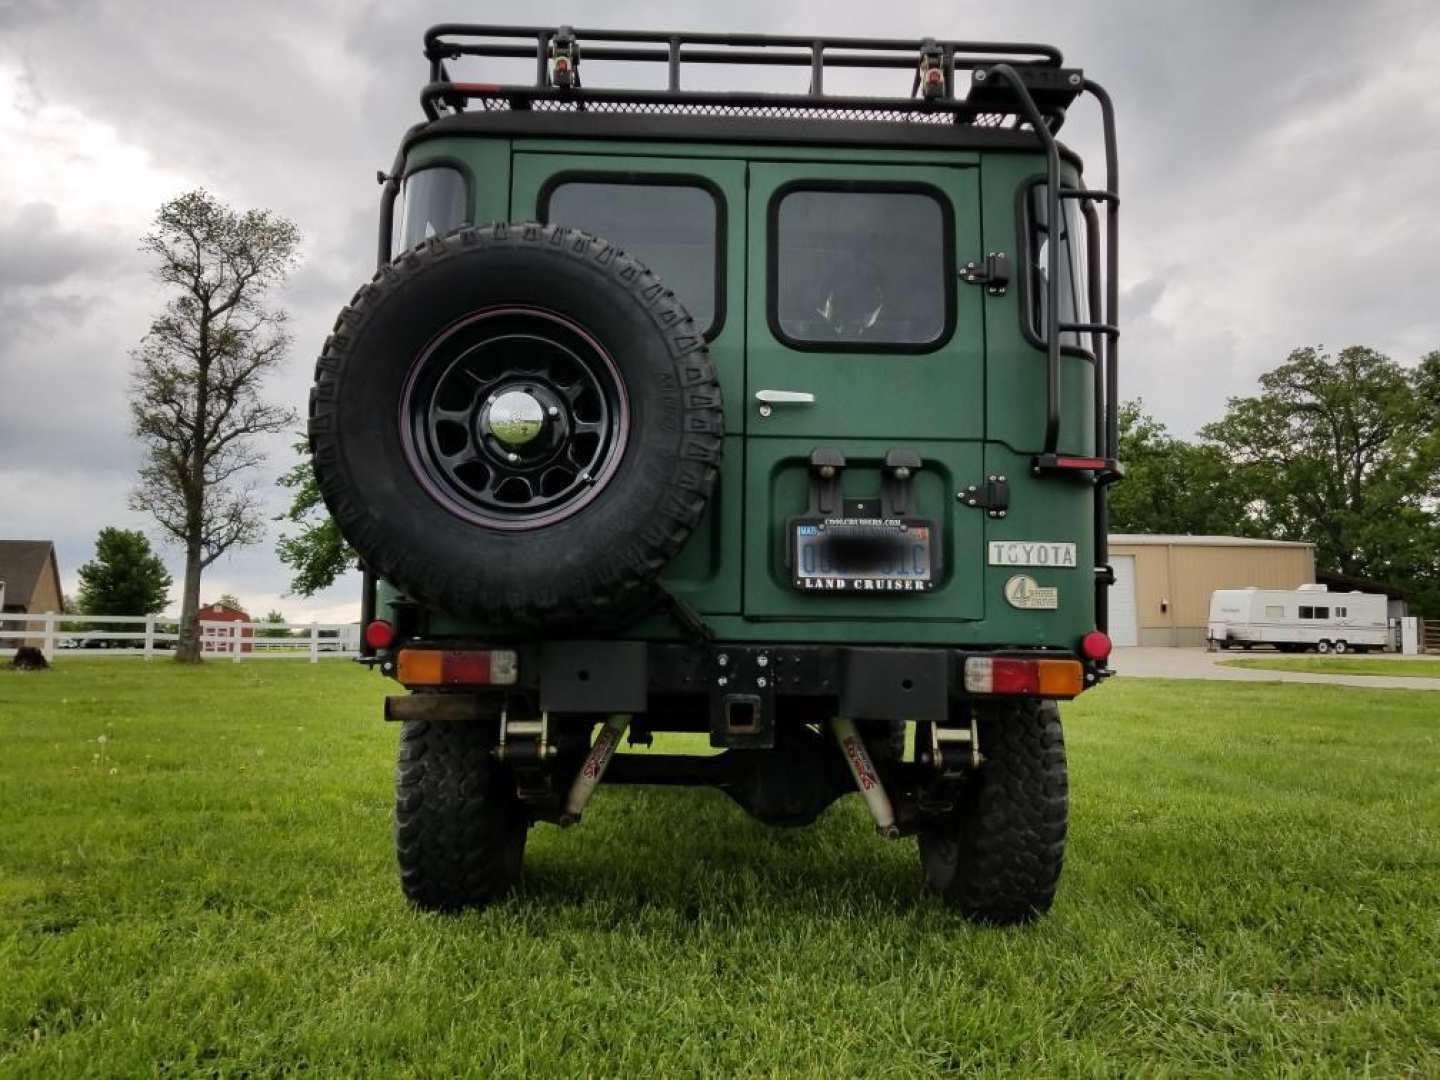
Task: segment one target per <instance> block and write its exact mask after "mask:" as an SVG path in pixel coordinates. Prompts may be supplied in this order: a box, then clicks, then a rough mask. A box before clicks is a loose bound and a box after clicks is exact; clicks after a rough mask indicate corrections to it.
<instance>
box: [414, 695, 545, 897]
mask: <svg viewBox="0 0 1440 1080" xmlns="http://www.w3.org/2000/svg"><path fill="white" fill-rule="evenodd" d="M492 746H493V742H491V741H489V740H487V739H486V738H484V736H483V732H482V731H481V729H480V728H478V727H477V726H476V725H473V724H464V723H457V722H447V723H433V722H431V721H429V720H415V721H409V722H407V723H406V724H405V725H404V727H403V728H402V729H401V732H400V760H399V763H398V765H397V766H396V770H395V853H396V858H397V860H398V862H399V864H400V886H401V888H402V889H403V890H404V893H405V897H406V899H408V900H409V901H410V902H411V903H412V904H414V905H415V906H416V907H418V908H422V909H424V910H426V911H459V910H461V909H462V908H468V907H480V906H482V905H484V904H487V903H489V902H490V901H492V900H496V899H499V898H500V897H503V896H505V895H506V894H507V893H509V892H510V891H511V889H513V888H514V887H515V885H516V884H517V883H518V882H519V880H520V870H521V865H522V862H523V860H524V856H525V837H526V834H527V832H528V831H529V821H528V820H527V818H526V815H525V809H524V807H523V806H522V805H521V803H520V800H519V799H518V798H517V797H516V794H515V784H514V781H513V780H512V779H511V777H510V775H509V773H508V772H507V771H506V770H505V769H504V767H503V766H501V765H500V763H499V762H497V761H496V760H495V759H494V757H493V756H492V755H491V753H490V751H491V748H492Z"/></svg>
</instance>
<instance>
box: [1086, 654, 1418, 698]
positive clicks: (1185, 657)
mask: <svg viewBox="0 0 1440 1080" xmlns="http://www.w3.org/2000/svg"><path fill="white" fill-rule="evenodd" d="M1247 655H1248V656H1250V657H1251V658H1252V659H1256V660H1258V659H1260V658H1261V657H1262V656H1267V655H1269V654H1267V653H1263V652H1255V653H1248V654H1247V653H1239V654H1237V653H1223V652H1214V653H1212V652H1206V651H1205V650H1204V649H1161V648H1145V647H1141V648H1133V649H1116V650H1115V654H1114V656H1113V657H1112V658H1111V660H1110V666H1111V667H1112V668H1114V669H1115V671H1117V672H1118V673H1119V674H1120V675H1122V676H1130V677H1132V678H1140V679H1225V680H1230V681H1235V682H1297V683H1330V684H1332V685H1335V686H1366V687H1369V688H1370V689H1372V690H1377V689H1382V688H1391V689H1396V690H1440V679H1427V678H1413V679H1412V678H1405V677H1401V676H1398V675H1315V674H1312V673H1310V672H1300V671H1257V670H1254V669H1251V668H1232V667H1220V661H1221V660H1234V659H1237V658H1238V657H1240V656H1247ZM1384 655H1385V658H1386V659H1390V660H1406V659H1409V658H1408V657H1403V656H1396V655H1394V654H1392V653H1385V654H1384ZM1417 659H1419V658H1418V657H1417Z"/></svg>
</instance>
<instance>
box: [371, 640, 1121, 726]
mask: <svg viewBox="0 0 1440 1080" xmlns="http://www.w3.org/2000/svg"><path fill="white" fill-rule="evenodd" d="M483 647H486V646H485V645H482V644H481V643H476V642H460V641H454V640H444V641H428V642H427V641H416V642H409V643H407V644H406V645H405V648H435V649H446V650H460V649H467V648H483ZM505 648H512V649H514V651H515V652H516V653H518V655H519V661H518V676H517V681H516V682H515V683H514V684H513V685H511V686H506V687H499V686H496V687H474V686H453V687H446V688H444V690H443V691H442V692H444V691H452V692H469V693H474V692H476V691H482V692H486V693H495V694H499V693H505V694H510V695H514V694H521V695H523V696H524V697H525V698H526V699H527V700H528V701H529V702H530V703H531V706H532V707H533V708H536V709H538V710H539V711H541V712H547V713H556V714H564V713H595V714H608V713H655V712H663V713H671V714H674V715H676V716H684V715H691V716H695V717H696V718H697V719H699V718H700V717H705V718H707V719H708V721H709V723H708V726H710V727H712V729H713V727H714V724H715V721H716V720H717V719H718V718H720V717H722V716H727V715H729V713H730V712H731V710H733V709H734V708H735V707H736V706H737V705H740V706H744V707H748V708H753V709H754V711H755V712H756V713H757V714H758V715H764V716H770V715H773V709H774V704H775V701H776V699H789V700H790V701H793V702H794V704H795V705H796V706H797V707H803V706H806V705H808V706H813V707H814V709H815V711H816V713H817V715H829V716H834V715H839V716H847V717H853V718H855V719H863V720H910V721H919V722H922V723H936V724H940V723H944V722H945V721H946V719H947V717H948V716H949V712H950V706H951V703H952V702H954V701H965V700H985V699H986V698H990V697H996V696H1000V695H980V694H974V693H971V692H969V691H967V689H966V681H965V663H966V661H967V660H969V659H971V658H988V659H992V660H993V659H1000V658H1015V659H1046V660H1072V661H1076V662H1078V663H1080V664H1081V666H1082V671H1083V687H1089V686H1093V685H1095V683H1097V682H1099V681H1100V680H1101V679H1102V678H1104V676H1105V674H1106V671H1105V669H1104V667H1103V665H1101V664H1097V663H1094V662H1085V661H1082V660H1081V658H1080V657H1079V656H1077V655H1076V654H1075V653H1074V652H1070V651H1066V650H1059V649H1043V650H1042V649H993V650H978V649H948V648H892V647H884V646H831V645H793V644H775V645H764V644H761V645H756V644H726V643H718V642H716V643H707V644H677V643H669V642H647V641H555V642H545V643H543V644H532V645H519V646H514V645H506V646H505ZM385 670H386V671H387V673H393V670H394V668H393V665H392V664H389V663H387V664H386V667H385ZM429 689H432V690H433V689H435V688H429ZM1026 696H1030V697H1048V698H1060V699H1064V698H1070V697H1073V696H1074V694H1071V693H1044V692H1040V691H1038V690H1034V691H1031V692H1029V693H1027V694H1026ZM806 711H810V710H809V709H808V708H807V709H806ZM397 718H398V717H397ZM694 726H696V727H697V728H700V729H701V730H703V727H702V726H701V725H699V724H696V725H694Z"/></svg>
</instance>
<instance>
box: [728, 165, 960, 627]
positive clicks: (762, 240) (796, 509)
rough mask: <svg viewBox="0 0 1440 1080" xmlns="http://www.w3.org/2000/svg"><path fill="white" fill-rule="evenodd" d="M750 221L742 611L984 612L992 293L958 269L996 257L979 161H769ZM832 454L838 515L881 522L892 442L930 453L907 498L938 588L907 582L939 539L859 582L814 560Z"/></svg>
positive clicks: (950, 615)
mask: <svg viewBox="0 0 1440 1080" xmlns="http://www.w3.org/2000/svg"><path fill="white" fill-rule="evenodd" d="M746 217H747V224H748V228H747V243H748V254H747V264H748V273H747V275H746V276H747V283H746V308H747V311H746V316H745V324H746V362H745V395H744V403H743V408H744V425H745V457H746V463H745V470H746V485H745V486H746V493H745V498H746V508H745V536H744V544H745V581H744V613H745V615H746V616H747V617H748V618H751V619H763V620H783V621H789V620H805V621H811V620H826V621H832V620H851V619H854V620H864V621H865V622H866V623H873V622H875V621H886V622H890V621H910V620H947V621H948V620H961V619H964V620H971V619H980V618H982V617H983V616H984V600H983V596H982V594H981V592H980V590H979V589H978V588H977V586H976V583H977V581H978V580H979V578H980V572H981V568H982V566H983V548H984V520H985V515H984V513H983V511H979V510H976V509H972V508H970V507H967V506H964V505H962V504H961V503H960V502H959V501H958V500H957V498H956V493H957V492H959V491H961V490H963V489H965V488H966V487H968V485H971V484H983V480H984V478H983V476H982V457H983V455H982V447H983V442H982V440H983V437H984V340H985V339H984V327H983V323H982V305H981V297H982V291H981V290H980V289H978V288H975V287H973V286H969V285H966V284H965V283H964V282H962V281H961V280H960V278H959V268H960V267H962V266H963V265H964V264H965V263H966V262H969V261H972V260H979V259H980V258H981V257H982V255H983V251H982V247H981V239H980V222H979V181H978V169H976V168H974V167H966V166H964V165H961V166H957V167H952V166H948V165H906V166H887V165H872V164H845V163H839V162H836V163H816V162H778V161H776V162H761V161H754V162H752V163H751V164H750V170H749V205H748V211H747V215H746ZM727 405H728V403H727ZM817 450H821V451H824V452H827V453H831V452H833V453H835V454H838V455H839V456H840V457H842V458H843V460H844V462H845V465H844V467H843V468H842V469H840V470H839V475H838V479H839V482H840V485H841V490H842V492H843V496H844V506H843V512H842V514H841V516H842V517H847V516H848V518H849V519H852V520H861V521H867V522H868V521H871V520H872V515H874V516H875V517H877V518H878V517H879V514H878V511H879V510H880V505H879V498H878V497H879V495H880V493H881V489H882V486H883V484H884V473H885V469H884V461H885V456H886V453H887V451H891V450H899V451H902V452H913V453H914V454H915V455H917V456H918V457H919V458H920V460H921V466H920V468H919V469H918V471H916V472H915V473H914V475H913V477H911V478H910V480H909V481H908V483H909V486H910V493H909V508H910V511H911V517H912V519H920V520H921V521H922V522H924V523H925V525H922V526H920V528H925V527H926V526H928V530H927V531H928V534H929V535H928V543H929V546H930V548H931V549H932V550H930V551H929V553H928V554H929V559H928V561H929V563H930V566H929V569H930V570H931V571H932V573H931V580H929V581H928V582H919V583H918V584H919V585H920V586H921V587H919V588H912V586H913V585H914V584H916V583H915V582H914V581H913V580H912V581H909V582H907V581H906V580H905V576H906V574H910V575H912V576H913V575H914V574H915V573H916V572H917V571H918V569H919V564H920V563H923V562H925V561H926V559H925V557H924V555H925V553H924V552H923V551H921V547H923V546H924V545H920V546H916V547H914V550H915V551H916V552H917V555H916V557H915V559H914V560H913V561H912V560H911V559H910V556H909V555H908V554H906V555H905V556H904V557H903V558H902V559H900V561H899V563H896V564H895V565H894V566H890V568H889V570H887V571H886V572H884V573H879V574H875V575H869V574H866V575H864V576H862V577H860V578H859V579H855V578H847V576H846V573H847V568H846V567H845V566H830V565H821V566H819V567H818V568H817V566H815V565H811V566H809V567H808V568H807V567H801V566H800V565H799V564H800V563H801V562H802V561H803V560H802V559H801V552H800V551H799V547H798V546H799V545H800V544H801V543H805V544H808V543H809V542H810V541H809V540H804V541H797V537H796V527H795V526H794V525H793V519H794V518H796V517H797V516H804V515H806V513H807V510H809V509H810V507H811V498H812V495H811V493H812V490H813V487H814V484H815V483H816V480H817V470H816V468H815V467H814V465H813V461H812V455H813V454H814V453H815V452H816V451H817ZM910 524H911V525H912V526H914V525H915V522H914V520H912V521H911V522H910ZM876 528H877V529H878V530H880V531H883V530H884V528H885V527H884V526H876ZM896 528H898V526H897V527H896ZM811 536H812V538H813V533H812V534H811ZM882 541H883V542H885V543H889V542H890V541H889V540H888V539H885V538H883V537H882ZM906 550H907V551H908V550H910V549H906ZM886 558H888V556H886ZM810 561H811V562H812V563H814V558H813V556H812V557H811V558H810ZM829 561H830V559H829V557H828V556H822V557H821V563H827V564H828V562H829ZM841 561H842V562H843V561H844V560H843V558H842V559H841ZM901 563H903V566H902V565H900V564H901ZM875 565H876V566H878V567H880V568H881V569H882V570H885V566H886V565H887V564H886V559H885V558H882V559H881V560H880V562H879V563H876V564H875ZM817 569H818V571H820V572H821V573H819V574H818V576H819V577H820V578H821V579H822V580H820V581H818V582H817V581H811V580H809V579H808V578H807V580H805V581H804V582H802V581H800V580H798V579H799V578H800V577H802V576H803V575H802V573H801V571H806V572H808V573H809V574H810V576H817ZM831 570H833V571H836V573H833V574H831V573H823V572H824V571H831Z"/></svg>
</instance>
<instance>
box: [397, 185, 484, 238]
mask: <svg viewBox="0 0 1440 1080" xmlns="http://www.w3.org/2000/svg"><path fill="white" fill-rule="evenodd" d="M403 194H404V203H403V209H402V211H401V215H400V247H401V249H402V250H403V249H404V248H409V247H414V246H415V245H416V244H418V243H420V242H421V241H423V240H426V239H428V238H429V237H431V236H444V235H445V234H446V233H447V232H449V231H450V230H451V229H456V228H459V227H460V226H461V225H468V224H469V223H470V198H469V192H468V190H467V188H466V184H465V176H464V174H463V173H461V172H460V170H459V169H456V168H452V167H451V166H448V165H431V166H428V167H426V168H423V169H417V170H416V171H415V172H412V173H411V174H410V175H409V176H407V177H406V178H405V188H404V192H403Z"/></svg>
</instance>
